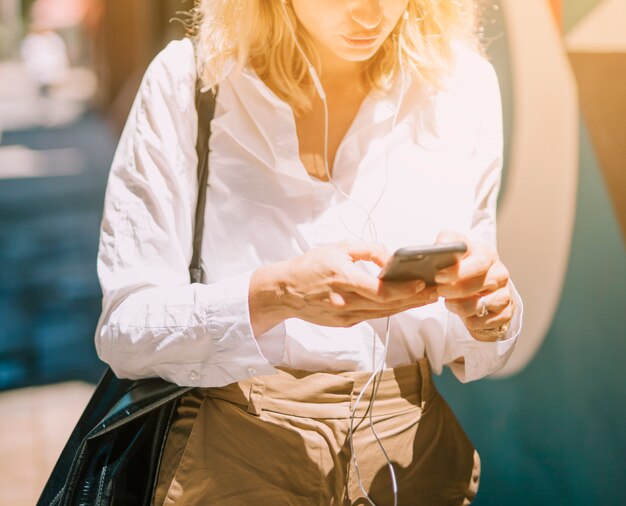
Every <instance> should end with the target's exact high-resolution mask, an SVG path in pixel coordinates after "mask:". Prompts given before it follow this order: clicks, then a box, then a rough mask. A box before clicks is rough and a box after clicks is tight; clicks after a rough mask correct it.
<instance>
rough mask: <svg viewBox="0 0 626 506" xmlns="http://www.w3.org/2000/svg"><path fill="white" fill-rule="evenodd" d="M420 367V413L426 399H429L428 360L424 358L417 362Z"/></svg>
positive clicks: (424, 407)
mask: <svg viewBox="0 0 626 506" xmlns="http://www.w3.org/2000/svg"><path fill="white" fill-rule="evenodd" d="M419 365H420V373H421V376H422V392H421V396H422V411H424V410H425V409H426V399H429V398H430V382H431V377H430V364H429V363H428V358H427V357H424V358H422V359H420V361H419Z"/></svg>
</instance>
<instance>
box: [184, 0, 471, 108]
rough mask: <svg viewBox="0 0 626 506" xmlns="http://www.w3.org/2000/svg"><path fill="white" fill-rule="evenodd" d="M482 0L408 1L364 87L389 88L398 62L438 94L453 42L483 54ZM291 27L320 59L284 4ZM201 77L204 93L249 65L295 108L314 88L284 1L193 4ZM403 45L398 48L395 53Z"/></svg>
mask: <svg viewBox="0 0 626 506" xmlns="http://www.w3.org/2000/svg"><path fill="white" fill-rule="evenodd" d="M480 3H481V0H446V1H441V0H409V2H408V6H407V12H408V17H407V18H406V23H404V26H402V25H403V23H402V21H400V22H398V24H397V25H396V27H395V28H394V30H393V31H392V32H391V34H390V35H389V37H387V39H386V40H385V42H384V43H383V45H382V46H381V47H380V49H379V50H378V51H377V53H376V54H375V55H374V56H373V57H372V58H371V59H370V60H369V61H368V62H367V65H365V67H364V72H363V75H362V80H363V83H364V85H366V86H367V87H373V88H378V89H383V90H384V89H388V88H389V86H390V85H391V83H392V82H393V80H394V77H395V76H396V74H397V73H398V71H399V68H400V63H401V62H400V58H402V63H403V64H404V65H406V66H408V68H409V69H411V71H412V72H413V74H414V76H416V77H417V78H418V79H420V80H421V81H422V82H423V83H424V84H426V85H428V86H432V87H433V88H435V89H437V88H440V87H441V86H442V83H443V80H444V78H445V76H446V75H447V74H448V72H449V71H450V70H451V68H452V66H453V64H454V58H453V48H452V44H453V42H455V41H457V42H462V43H465V44H467V45H469V46H471V47H473V48H475V49H479V48H480V44H479V37H478V18H479V16H478V12H479V10H480V5H479V4H480ZM287 10H288V14H289V16H290V17H291V23H293V25H292V26H295V27H297V28H296V32H297V37H298V41H299V42H300V45H301V46H302V47H303V48H304V50H305V51H306V52H307V55H308V56H309V58H310V59H311V61H312V62H313V63H314V65H315V66H316V67H318V68H319V58H318V56H317V53H316V51H315V48H314V46H313V44H312V42H311V40H310V38H309V37H308V36H307V34H306V31H305V30H304V29H302V27H301V26H300V25H299V23H298V20H297V18H296V16H295V13H294V12H293V9H292V8H291V6H290V5H287ZM190 27H191V34H192V36H193V37H194V39H195V43H196V58H197V66H198V75H199V76H200V79H201V82H202V84H203V86H205V87H212V86H214V85H215V84H217V83H218V82H219V81H220V79H221V78H222V77H223V74H224V72H225V70H226V63H227V62H228V61H232V60H233V59H234V60H236V61H237V63H238V65H239V68H243V66H245V65H250V66H251V67H252V68H253V69H254V70H255V71H256V73H257V75H258V76H259V77H260V78H261V79H262V80H263V81H264V82H265V83H266V85H267V86H268V87H269V88H270V89H271V90H272V91H273V92H274V93H275V94H276V95H277V96H278V97H280V98H281V99H283V100H285V101H286V102H287V103H289V104H290V105H291V106H292V107H293V108H294V109H296V110H307V109H309V108H310V106H311V103H312V99H313V97H314V93H315V91H314V87H313V85H312V82H311V80H310V76H309V74H308V71H307V65H306V62H305V61H304V58H302V56H301V55H300V53H299V52H298V51H297V49H296V43H295V41H294V38H293V35H292V32H291V30H290V29H289V27H288V25H287V23H286V20H285V14H284V10H283V6H282V5H281V0H196V4H195V6H194V8H193V9H192V11H191V23H190ZM398 45H400V47H398Z"/></svg>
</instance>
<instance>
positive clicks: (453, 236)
mask: <svg viewBox="0 0 626 506" xmlns="http://www.w3.org/2000/svg"><path fill="white" fill-rule="evenodd" d="M446 242H464V243H465V244H467V245H468V246H469V241H468V240H467V237H465V236H464V235H463V234H461V233H460V232H455V231H454V230H442V231H441V232H439V234H437V239H436V240H435V244H442V243H446Z"/></svg>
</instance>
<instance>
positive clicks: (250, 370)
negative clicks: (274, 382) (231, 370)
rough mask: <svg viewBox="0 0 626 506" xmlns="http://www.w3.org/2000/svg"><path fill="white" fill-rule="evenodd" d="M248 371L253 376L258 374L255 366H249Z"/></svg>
mask: <svg viewBox="0 0 626 506" xmlns="http://www.w3.org/2000/svg"><path fill="white" fill-rule="evenodd" d="M248 372H249V373H250V375H251V376H256V369H255V368H254V367H248Z"/></svg>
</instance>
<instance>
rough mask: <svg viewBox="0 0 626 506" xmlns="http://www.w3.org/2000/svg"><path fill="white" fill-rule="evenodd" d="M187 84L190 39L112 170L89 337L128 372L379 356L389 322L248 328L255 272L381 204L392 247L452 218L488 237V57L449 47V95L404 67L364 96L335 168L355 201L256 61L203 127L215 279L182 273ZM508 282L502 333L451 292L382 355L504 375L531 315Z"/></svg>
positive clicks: (495, 164)
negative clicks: (472, 318)
mask: <svg viewBox="0 0 626 506" xmlns="http://www.w3.org/2000/svg"><path fill="white" fill-rule="evenodd" d="M194 83H195V66H194V55H193V47H192V44H191V42H190V41H188V40H183V41H176V42H172V43H170V44H169V45H168V46H167V48H165V49H164V50H163V51H162V52H161V53H160V54H159V55H158V56H157V57H156V58H155V60H154V61H153V62H152V64H151V65H150V67H149V68H148V71H147V72H146V75H145V77H144V79H143V82H142V84H141V87H140V89H139V92H138V95H137V98H136V100H135V103H134V105H133V108H132V111H131V113H130V117H129V119H128V122H127V125H126V127H125V129H124V132H123V134H122V138H121V140H120V143H119V146H118V149H117V152H116V155H115V159H114V161H113V166H112V169H111V173H110V176H109V182H108V187H107V193H106V200H105V208H104V216H103V220H102V230H101V239H100V249H99V255H98V274H99V278H100V282H101V285H102V290H103V295H104V298H103V309H102V315H101V317H100V321H99V324H98V328H97V331H96V345H97V349H98V353H99V355H100V357H101V358H102V359H103V360H104V361H105V362H107V363H109V364H110V366H111V367H112V369H113V370H114V371H115V373H116V374H117V375H118V376H120V377H126V378H140V377H149V376H160V377H163V378H165V379H166V380H169V381H172V382H174V383H177V384H179V385H189V386H202V387H212V386H223V385H226V384H229V383H232V382H235V381H240V380H243V379H245V378H248V377H250V376H254V375H258V374H271V373H273V372H275V369H274V366H278V365H283V366H288V367H293V368H298V369H306V370H344V371H348V370H369V369H372V362H373V357H374V355H375V352H377V353H378V354H380V352H381V351H382V347H383V346H382V343H383V341H384V331H385V320H384V319H381V320H373V321H368V322H363V323H362V324H359V325H356V326H354V327H352V328H327V327H321V326H317V325H314V324H311V323H307V322H305V321H302V320H298V319H290V320H287V321H285V322H284V323H281V324H280V325H278V326H276V327H275V328H273V329H271V330H270V331H268V332H267V333H265V334H263V335H260V336H254V334H253V331H252V328H251V326H250V317H249V311H248V285H249V279H250V275H251V273H252V272H253V271H254V270H255V269H256V268H258V267H259V266H262V265H265V264H268V263H271V262H276V261H281V260H285V259H288V258H292V257H295V256H297V255H300V254H302V253H304V252H306V251H308V250H310V249H311V248H314V247H316V246H318V245H321V244H325V243H331V242H335V241H341V240H345V239H353V238H354V237H355V236H357V237H363V238H364V239H365V240H371V239H372V237H370V234H369V233H368V227H366V217H367V214H366V212H365V211H363V209H362V208H365V209H367V210H368V211H369V210H370V209H371V208H372V207H373V206H374V203H375V202H376V201H377V200H378V199H380V202H379V203H378V205H377V206H376V207H375V209H374V211H373V213H372V220H373V222H374V225H375V233H376V236H377V240H378V241H379V242H382V243H384V244H385V245H386V246H387V248H388V249H389V250H390V251H394V250H395V249H397V248H399V247H403V246H409V245H419V244H430V243H432V242H434V240H435V238H436V236H437V234H438V233H439V231H441V230H443V229H451V230H456V231H459V232H462V233H465V234H467V235H468V236H469V237H470V238H472V239H474V240H479V241H484V242H487V243H489V244H495V242H496V237H495V235H496V223H495V205H496V198H497V193H498V189H499V184H500V172H501V164H502V126H501V106H500V94H499V88H498V82H497V78H496V75H495V73H494V71H493V68H492V67H491V65H490V64H489V63H487V62H486V61H485V60H484V59H483V58H482V57H480V56H479V55H477V54H474V53H473V52H471V51H469V50H467V49H463V48H457V65H456V71H455V73H454V76H452V77H451V79H450V82H449V85H448V87H447V88H446V91H443V92H439V93H437V94H430V95H428V94H425V93H423V92H422V91H420V87H419V86H418V85H417V84H416V83H415V82H411V81H410V80H407V82H406V85H405V92H404V93H401V90H400V81H399V80H398V82H397V83H396V84H395V86H394V87H393V89H392V90H391V91H390V92H389V93H386V94H385V93H382V92H379V91H374V92H372V93H370V95H368V97H367V98H366V99H365V101H364V102H363V104H362V106H361V108H360V110H359V112H358V114H357V116H356V118H355V120H354V122H353V124H352V126H351V127H350V129H349V131H348V133H347V134H346V136H345V138H344V139H343V141H342V143H341V145H340V147H339V150H338V151H337V155H336V160H335V164H334V167H333V178H334V180H335V182H336V184H337V185H338V186H339V187H340V188H341V189H342V190H343V191H345V192H346V193H349V194H350V196H351V199H352V201H351V200H348V199H346V198H344V197H343V196H341V195H340V194H339V193H338V192H337V191H336V190H335V189H334V188H333V186H332V185H331V184H329V183H327V182H322V181H319V180H317V179H314V178H312V177H310V176H309V175H308V173H307V172H306V169H305V167H304V166H303V164H302V163H301V161H300V158H299V154H298V138H297V134H296V128H295V121H294V116H293V112H292V110H291V108H290V107H289V106H288V105H287V104H286V103H285V102H283V101H282V100H280V99H279V98H278V97H276V95H275V94H274V93H273V92H272V91H271V90H269V89H268V88H267V87H266V86H265V84H264V83H263V82H262V81H261V80H260V79H259V78H258V77H257V76H256V74H255V73H254V72H253V71H252V70H250V69H245V70H244V71H243V72H242V73H237V72H235V71H234V70H231V71H230V72H229V73H228V74H227V76H226V77H225V79H224V80H223V81H222V82H221V83H220V87H219V93H218V98H217V106H216V111H215V117H214V120H213V123H212V136H211V139H210V148H211V153H210V180H209V187H208V193H207V207H206V213H205V225H204V226H205V234H204V241H203V245H202V263H203V267H204V273H205V279H204V280H203V281H204V284H190V280H189V274H188V264H189V261H190V258H191V254H192V246H191V245H192V227H193V215H194V209H195V204H196V194H197V181H196V167H197V156H196V151H195V142H196V137H197V124H196V123H197V114H196V111H195V106H194ZM400 98H402V105H401V108H400V111H399V116H398V120H397V125H396V128H395V129H393V131H391V130H392V128H391V126H392V121H393V115H394V112H395V110H396V107H397V104H398V102H399V99H400ZM320 135H321V133H320ZM387 173H388V175H387ZM387 177H388V180H387V182H386V178H387ZM383 188H385V190H384V192H383ZM355 202H356V203H358V205H357V204H355ZM364 230H365V234H363V231H364ZM364 267H365V268H371V267H372V266H371V264H367V265H365V266H364ZM373 272H377V268H376V269H373ZM511 287H512V288H513V285H512V284H511ZM513 291H514V297H515V301H516V308H517V309H516V312H515V317H514V319H513V321H512V323H511V325H510V328H509V330H508V333H507V335H506V336H505V337H504V339H502V340H500V341H499V342H496V343H485V342H479V341H476V340H475V339H473V338H472V336H471V335H470V334H469V332H468V331H467V329H466V328H465V327H464V325H463V324H462V321H461V320H460V319H459V318H458V317H457V316H456V315H454V314H452V313H450V312H449V311H448V310H447V309H446V307H445V304H444V301H443V300H440V301H439V302H437V303H434V304H431V305H429V306H425V307H422V308H417V309H413V310H410V311H406V312H404V313H402V314H399V315H396V316H394V317H393V318H392V319H391V341H390V345H389V351H388V356H387V360H386V366H388V367H395V366H400V365H404V364H408V363H411V362H414V361H416V360H417V359H419V358H421V357H423V356H424V354H425V353H427V356H428V358H429V360H430V362H431V364H432V368H433V370H434V371H435V372H437V373H439V372H441V370H442V367H443V366H444V365H445V364H449V363H451V362H452V361H454V360H455V359H457V358H459V357H465V365H460V364H451V367H452V370H453V372H454V373H455V374H456V376H457V377H458V378H459V379H460V380H461V381H470V380H475V379H478V378H480V377H483V376H485V375H487V374H489V373H492V372H494V371H496V370H497V369H499V368H500V367H501V366H502V365H503V364H504V363H505V362H506V360H507V358H508V356H509V355H510V353H511V351H512V350H513V347H514V344H515V342H516V340H517V338H518V334H519V331H520V328H521V315H522V304H521V300H520V298H519V296H518V294H517V292H515V290H514V288H513ZM378 356H380V355H378Z"/></svg>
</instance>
